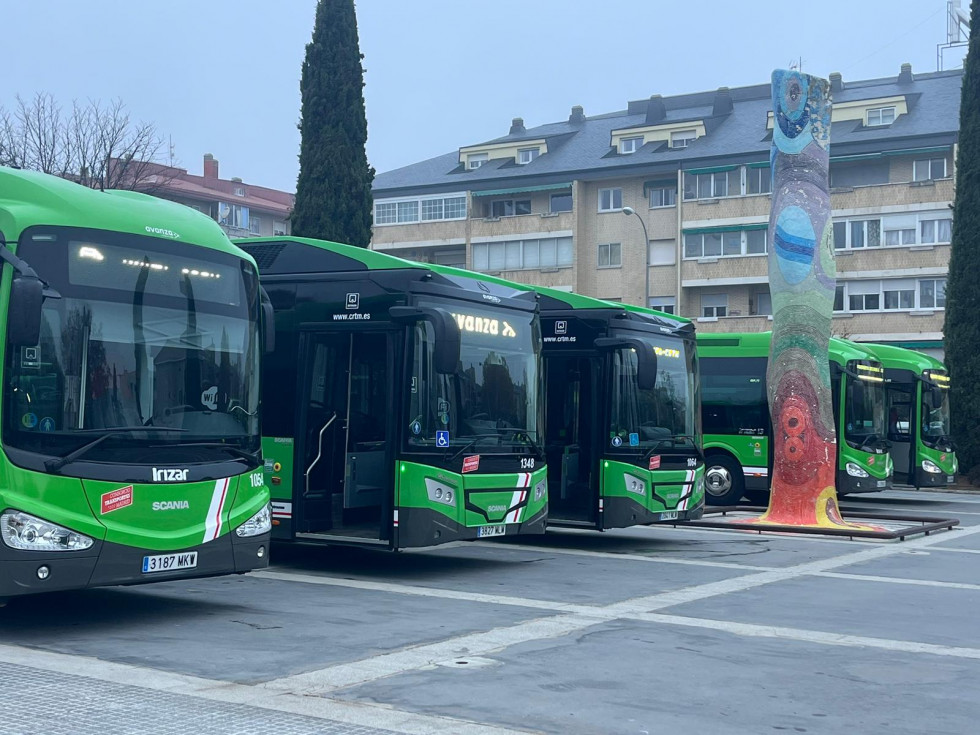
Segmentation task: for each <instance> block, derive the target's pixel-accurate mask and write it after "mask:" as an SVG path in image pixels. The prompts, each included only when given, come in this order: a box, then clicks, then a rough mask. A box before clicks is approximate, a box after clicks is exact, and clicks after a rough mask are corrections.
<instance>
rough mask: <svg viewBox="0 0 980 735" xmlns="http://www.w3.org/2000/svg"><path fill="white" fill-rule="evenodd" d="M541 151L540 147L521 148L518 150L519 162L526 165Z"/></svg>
mask: <svg viewBox="0 0 980 735" xmlns="http://www.w3.org/2000/svg"><path fill="white" fill-rule="evenodd" d="M540 152H541V149H540V148H520V149H518V151H517V162H518V163H519V164H521V165H522V166H526V165H527V164H529V163H530V162H531V161H533V160H534V159H535V158H537V157H538V154H539V153H540Z"/></svg>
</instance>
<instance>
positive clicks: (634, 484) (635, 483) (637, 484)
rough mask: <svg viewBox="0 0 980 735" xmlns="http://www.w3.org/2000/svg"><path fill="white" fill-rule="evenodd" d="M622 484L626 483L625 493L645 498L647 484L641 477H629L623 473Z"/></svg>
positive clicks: (629, 475) (626, 473)
mask: <svg viewBox="0 0 980 735" xmlns="http://www.w3.org/2000/svg"><path fill="white" fill-rule="evenodd" d="M623 482H625V483H626V492H628V493H636V494H637V495H643V496H646V494H647V483H646V480H644V479H643V478H642V477H637V476H636V475H631V474H629V473H628V472H624V473H623Z"/></svg>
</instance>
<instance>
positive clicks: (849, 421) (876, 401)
mask: <svg viewBox="0 0 980 735" xmlns="http://www.w3.org/2000/svg"><path fill="white" fill-rule="evenodd" d="M842 378H844V379H846V383H845V386H846V387H845V389H844V390H845V394H844V396H845V397H844V439H845V440H846V441H847V443H848V444H849V445H850V446H852V447H854V448H856V449H860V450H862V451H865V452H874V451H875V449H876V448H877V446H878V445H879V444H880V440H881V439H883V438H884V437H885V426H884V424H885V390H884V383H883V382H882V381H881V379H880V378H878V379H873V378H856V377H853V376H851V375H844V376H842Z"/></svg>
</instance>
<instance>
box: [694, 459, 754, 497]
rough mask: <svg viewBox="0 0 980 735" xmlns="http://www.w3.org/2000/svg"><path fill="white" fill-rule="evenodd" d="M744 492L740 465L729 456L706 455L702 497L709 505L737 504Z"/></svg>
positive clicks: (743, 478)
mask: <svg viewBox="0 0 980 735" xmlns="http://www.w3.org/2000/svg"><path fill="white" fill-rule="evenodd" d="M743 492H745V476H744V475H743V474H742V466H741V465H740V464H739V463H738V462H736V461H735V460H734V459H732V458H731V457H728V456H726V455H724V454H715V455H712V456H710V457H708V463H707V467H706V469H705V473H704V498H705V500H706V501H707V502H708V504H709V505H737V504H738V501H739V500H741V499H742V493H743Z"/></svg>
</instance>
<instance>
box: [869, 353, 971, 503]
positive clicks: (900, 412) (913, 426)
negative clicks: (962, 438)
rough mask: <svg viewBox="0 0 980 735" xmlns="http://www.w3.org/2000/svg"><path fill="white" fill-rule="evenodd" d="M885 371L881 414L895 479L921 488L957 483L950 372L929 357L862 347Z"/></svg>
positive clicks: (921, 354)
mask: <svg viewBox="0 0 980 735" xmlns="http://www.w3.org/2000/svg"><path fill="white" fill-rule="evenodd" d="M861 346H862V347H865V348H867V349H868V350H869V351H871V352H872V353H874V355H875V357H877V358H878V359H879V360H880V361H881V364H882V365H883V366H884V368H885V379H886V381H887V382H886V383H885V415H886V417H887V433H888V441H890V442H891V443H892V447H891V450H890V452H891V457H892V461H893V462H894V463H895V481H896V482H900V483H903V484H906V485H913V486H915V487H917V488H921V487H941V486H945V485H952V484H953V483H954V482H956V471H957V469H958V466H957V461H956V452H955V451H954V446H953V441H952V439H951V437H950V435H949V433H950V425H949V388H950V383H949V373H948V372H946V367H945V366H944V365H943V364H942V363H941V362H940V361H939V360H937V359H935V358H934V357H930V356H929V355H925V354H923V353H921V352H916V351H914V350H908V349H905V348H903V347H894V346H892V345H878V344H862V345H861Z"/></svg>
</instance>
